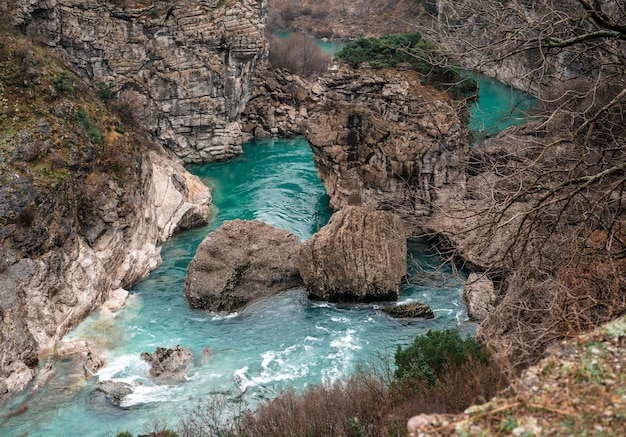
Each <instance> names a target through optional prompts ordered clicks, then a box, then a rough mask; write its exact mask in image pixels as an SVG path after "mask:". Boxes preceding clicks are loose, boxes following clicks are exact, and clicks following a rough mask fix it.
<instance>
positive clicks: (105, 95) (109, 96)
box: [95, 82, 114, 103]
mask: <svg viewBox="0 0 626 437" xmlns="http://www.w3.org/2000/svg"><path fill="white" fill-rule="evenodd" d="M95 85H96V88H97V89H98V96H99V97H100V100H102V101H103V102H104V103H109V102H110V101H111V100H113V97H114V96H113V90H112V89H111V85H110V84H108V83H105V82H96V83H95Z"/></svg>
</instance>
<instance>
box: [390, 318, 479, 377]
mask: <svg viewBox="0 0 626 437" xmlns="http://www.w3.org/2000/svg"><path fill="white" fill-rule="evenodd" d="M468 361H478V362H481V363H485V364H486V363H488V362H489V356H488V354H487V352H486V351H485V349H484V347H483V346H482V345H481V344H480V343H478V342H476V341H475V340H474V339H473V338H471V337H467V338H465V339H462V338H461V336H460V335H459V332H458V331H456V330H447V331H430V330H429V331H428V332H427V333H426V335H423V336H420V337H417V338H416V339H415V341H413V344H411V345H410V346H407V348H406V349H402V347H401V346H398V349H397V351H396V354H395V362H396V366H397V368H396V371H395V372H394V377H395V379H396V381H397V383H399V384H405V383H407V382H408V383H411V382H412V381H426V382H427V383H428V385H429V386H430V387H434V386H435V383H436V382H437V380H438V379H439V378H440V377H441V375H443V373H444V371H446V370H448V369H449V368H450V367H459V366H461V365H462V364H464V363H466V362H468Z"/></svg>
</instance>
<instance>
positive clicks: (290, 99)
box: [241, 68, 324, 139]
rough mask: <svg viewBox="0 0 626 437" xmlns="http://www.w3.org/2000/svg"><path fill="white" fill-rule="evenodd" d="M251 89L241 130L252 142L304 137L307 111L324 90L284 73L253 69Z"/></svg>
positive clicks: (282, 71)
mask: <svg viewBox="0 0 626 437" xmlns="http://www.w3.org/2000/svg"><path fill="white" fill-rule="evenodd" d="M254 84H255V86H254V90H253V92H252V96H251V97H250V100H249V101H248V103H247V104H246V109H245V110H244V111H243V113H242V115H241V117H242V120H241V123H242V129H243V131H244V132H247V133H249V134H250V135H252V136H254V138H256V139H263V138H269V137H280V138H285V137H291V136H296V135H300V136H302V135H305V134H306V130H307V125H308V118H309V111H311V110H312V109H313V108H315V106H316V105H317V103H318V102H319V101H320V100H321V95H322V94H323V92H324V89H323V88H322V87H321V86H320V84H319V83H317V82H316V81H314V82H310V81H308V80H306V79H304V78H301V77H300V76H297V75H295V74H289V73H288V72H287V71H284V70H274V69H270V68H262V69H257V74H256V75H255V77H254Z"/></svg>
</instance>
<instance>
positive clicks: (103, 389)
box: [89, 381, 133, 407]
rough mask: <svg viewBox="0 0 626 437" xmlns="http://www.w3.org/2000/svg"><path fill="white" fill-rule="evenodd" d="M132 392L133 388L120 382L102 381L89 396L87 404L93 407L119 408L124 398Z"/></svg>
mask: <svg viewBox="0 0 626 437" xmlns="http://www.w3.org/2000/svg"><path fill="white" fill-rule="evenodd" d="M132 392H133V387H132V386H131V385H130V384H128V383H126V382H121V381H103V382H99V383H98V384H97V385H96V388H94V390H93V391H92V392H91V394H90V395H89V403H90V404H91V405H92V406H94V407H101V406H114V407H119V406H121V404H122V401H123V400H124V397H125V396H127V395H129V394H131V393H132Z"/></svg>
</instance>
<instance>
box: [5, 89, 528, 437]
mask: <svg viewBox="0 0 626 437" xmlns="http://www.w3.org/2000/svg"><path fill="white" fill-rule="evenodd" d="M481 89H482V90H484V88H482V87H481ZM507 93H508V91H506V92H504V91H502V92H501V93H499V94H498V97H496V98H497V99H501V98H502V97H501V96H502V95H507ZM516 98H517V97H516ZM480 99H481V100H480V101H481V102H483V101H484V100H483V96H481V98H480ZM508 102H510V100H509V101H507V102H502V100H500V104H501V105H507V104H508V107H510V103H508ZM481 123H482V122H481ZM190 171H191V172H192V173H194V174H197V175H198V176H199V177H201V178H202V180H203V181H204V182H205V183H206V184H207V185H209V186H210V187H211V190H212V193H213V201H214V205H213V210H212V216H211V222H210V224H209V225H208V226H206V227H203V228H199V229H195V230H191V231H185V232H183V233H180V234H178V235H176V236H175V237H174V238H172V240H170V241H168V242H167V243H165V244H163V246H162V251H161V254H162V257H163V264H162V265H161V266H160V267H159V268H158V269H157V270H156V271H154V272H153V273H152V274H151V275H150V276H149V277H147V278H146V279H144V280H143V281H141V282H140V283H138V284H137V285H135V286H134V287H133V288H132V290H131V296H130V297H129V299H128V301H127V303H126V307H125V308H124V309H122V310H120V311H118V312H115V313H114V314H110V313H106V312H101V311H96V312H95V313H94V314H92V315H91V316H90V317H89V318H88V319H87V320H85V321H84V322H83V323H82V324H81V325H80V326H79V327H78V328H77V329H75V330H74V331H73V332H71V333H70V334H69V335H68V336H67V337H66V339H65V340H70V339H74V338H83V339H87V340H88V341H89V342H90V343H91V344H92V345H94V346H95V347H96V348H98V349H101V350H102V351H103V352H104V354H105V356H106V365H105V367H104V368H103V369H102V370H100V371H99V372H98V374H97V375H96V376H95V377H94V378H90V379H88V380H86V381H85V380H83V379H82V378H76V377H75V376H73V374H72V373H71V372H70V370H69V369H67V368H65V367H64V363H63V362H54V363H52V365H53V369H54V370H55V374H54V376H53V378H52V379H51V381H50V383H49V384H47V385H45V386H44V387H43V388H40V389H38V390H34V389H33V387H32V386H31V387H30V388H29V389H28V390H26V391H25V393H24V394H23V395H22V396H18V397H16V398H15V399H14V400H13V401H12V402H11V403H10V404H9V405H7V406H5V408H4V411H9V410H11V409H12V408H16V407H17V406H18V405H20V404H21V403H27V404H28V405H29V409H28V410H27V411H26V412H25V413H23V414H20V415H17V416H15V417H12V418H10V419H8V420H5V421H4V423H2V422H0V423H1V425H0V435H2V436H18V435H23V434H24V433H28V435H29V436H37V437H38V436H47V437H55V436H112V435H115V434H116V433H118V432H121V431H130V432H132V433H133V434H137V433H142V432H146V431H148V430H149V429H150V426H151V424H153V423H154V422H155V420H160V421H167V423H168V424H170V425H171V427H173V428H175V426H176V423H177V421H178V418H179V417H180V416H181V415H182V414H184V410H185V409H189V408H192V407H193V406H194V405H195V404H196V402H197V401H198V400H199V399H207V398H210V397H211V396H212V395H215V394H224V395H225V396H226V397H227V398H228V397H232V396H235V395H236V394H239V393H243V395H242V398H243V400H244V403H245V404H246V405H250V406H254V405H255V404H256V403H258V402H259V401H262V400H265V399H270V398H272V397H274V396H275V395H276V394H277V393H279V392H280V391H281V390H284V389H286V388H288V387H293V388H295V389H297V390H299V389H302V388H304V387H306V386H307V385H310V384H319V383H322V382H333V381H336V380H337V379H339V378H341V377H342V376H344V375H347V374H349V373H350V372H352V371H353V370H354V369H355V366H357V365H359V364H362V365H368V364H376V363H379V362H380V359H384V358H385V357H391V356H392V355H393V352H394V351H395V348H396V345H398V344H403V345H406V344H408V343H409V342H411V341H412V340H413V339H414V338H415V336H416V335H419V334H421V333H424V332H426V331H427V330H428V329H447V328H454V327H458V328H459V329H460V330H461V331H463V332H465V333H471V332H472V331H473V330H474V328H475V325H474V323H472V322H470V321H469V320H468V319H467V314H466V310H465V308H464V305H463V303H462V299H461V294H462V286H463V275H462V274H460V275H456V274H452V272H451V271H449V270H446V269H443V270H441V269H438V268H437V266H438V264H439V260H438V258H437V257H436V256H435V255H433V254H432V253H430V252H429V248H428V247H427V246H426V245H425V244H424V243H423V242H421V241H419V240H415V241H410V244H409V249H410V256H409V259H408V263H409V269H410V270H411V271H412V272H413V273H416V274H414V275H410V276H411V277H412V279H410V281H409V283H407V284H405V285H404V286H403V289H402V294H401V298H400V301H401V302H410V301H414V300H418V301H421V302H424V303H427V304H429V305H430V306H431V307H432V308H433V309H434V311H435V315H436V317H435V318H434V319H432V320H426V321H416V320H396V319H392V318H390V317H388V316H387V315H386V314H384V313H382V312H381V311H380V310H379V304H352V305H347V304H344V305H338V304H331V303H325V302H313V301H309V300H308V299H307V298H306V295H305V292H304V290H303V289H300V288H297V289H293V290H290V291H287V292H285V293H283V294H281V295H279V296H276V297H273V298H271V299H267V300H265V301H262V302H260V303H257V304H255V305H253V306H252V307H249V308H248V309H246V310H245V311H243V312H241V313H237V314H228V315H216V314H212V313H210V312H206V311H199V310H191V309H190V308H189V307H188V306H187V302H186V300H185V297H184V295H183V281H184V276H185V271H186V268H187V265H188V263H189V262H190V260H191V259H192V257H193V255H194V253H195V250H196V247H197V246H198V244H199V243H200V242H201V241H202V239H203V238H204V237H205V236H206V235H207V233H209V232H211V231H212V230H214V229H216V228H217V227H218V226H219V225H220V224H221V223H222V222H223V221H224V220H230V219H235V218H241V219H259V220H263V221H265V222H267V223H269V224H271V225H274V226H276V227H280V228H284V229H288V230H290V231H292V232H294V233H296V234H297V235H298V236H299V237H300V238H301V239H302V240H306V239H307V238H309V237H310V236H311V235H312V234H313V233H314V232H315V231H316V230H317V229H319V228H320V227H321V226H323V225H324V224H325V223H326V222H327V221H328V219H329V215H330V212H329V209H328V198H327V196H326V194H325V192H324V188H323V186H322V184H321V183H320V181H319V179H318V178H317V174H316V171H315V168H314V165H313V161H312V154H311V150H310V148H309V146H308V144H307V142H306V140H304V139H295V140H267V141H260V142H251V143H249V144H247V145H245V146H244V155H243V156H240V157H238V158H236V159H234V160H232V161H229V162H226V163H214V164H207V165H202V166H194V167H191V168H190ZM417 273H419V274H417ZM178 344H180V345H183V346H186V347H189V348H191V350H192V351H193V353H194V361H193V365H192V367H191V370H190V371H189V373H188V374H187V377H186V379H184V380H182V381H180V382H172V381H169V382H159V381H155V380H153V379H152V378H150V376H149V365H148V364H147V363H146V362H144V361H142V360H141V358H140V353H141V352H144V351H149V352H152V351H154V349H155V348H156V347H157V346H161V347H172V346H174V345H178ZM41 365H42V366H45V365H46V362H43V363H42V364H41ZM106 380H116V381H123V382H127V383H130V384H132V385H133V387H134V391H133V393H132V394H130V395H129V396H127V397H126V398H124V401H123V403H122V405H121V406H119V407H114V406H108V405H106V404H104V403H102V402H100V401H97V400H94V398H93V396H91V395H90V394H91V393H92V391H93V389H94V387H95V385H96V384H97V383H98V382H99V381H106Z"/></svg>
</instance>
